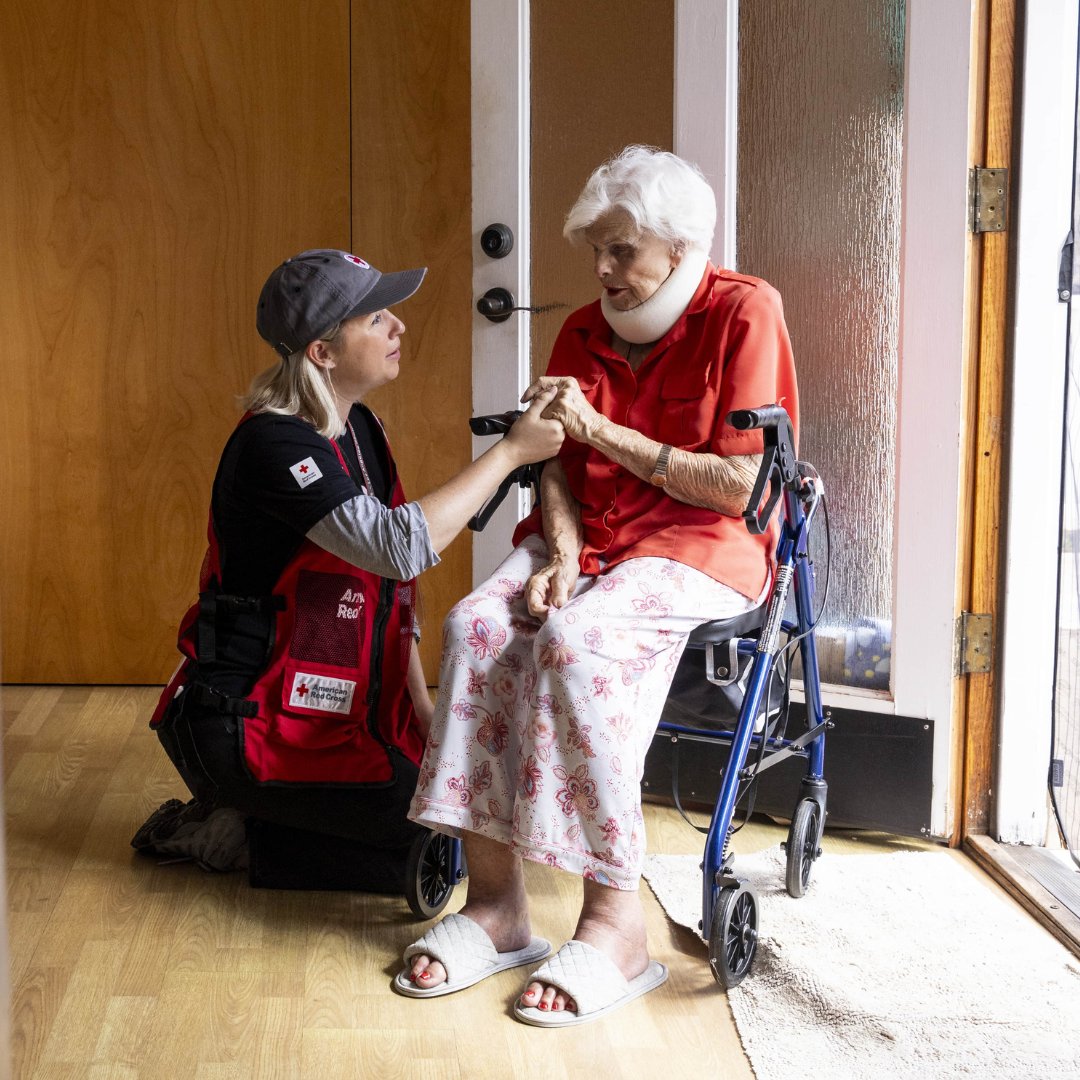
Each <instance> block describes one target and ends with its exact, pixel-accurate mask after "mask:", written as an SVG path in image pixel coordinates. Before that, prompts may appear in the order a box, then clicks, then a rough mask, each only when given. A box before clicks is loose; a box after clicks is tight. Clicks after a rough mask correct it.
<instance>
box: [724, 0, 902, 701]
mask: <svg viewBox="0 0 1080 1080" xmlns="http://www.w3.org/2000/svg"><path fill="white" fill-rule="evenodd" d="M903 60H904V2H903V0H829V3H827V4H824V3H820V2H819V0H746V2H744V3H742V4H740V5H739V181H738V204H737V232H736V241H737V251H738V255H737V259H738V269H739V270H740V271H741V272H743V273H747V274H753V275H756V276H758V277H763V278H765V279H766V280H767V281H769V282H771V283H772V284H773V285H775V286H776V288H778V289H779V290H780V292H781V294H782V295H783V298H784V309H785V312H786V315H787V321H788V326H789V329H790V331H791V336H792V340H793V342H794V347H795V360H796V365H797V369H798V375H799V389H800V397H801V414H802V430H801V436H800V440H799V443H800V444H799V453H800V456H801V457H803V458H804V459H805V460H807V461H810V462H812V463H813V464H814V465H815V466H817V468H818V471H819V472H820V473H821V475H822V477H823V478H824V480H825V485H826V491H827V495H828V500H829V508H830V511H831V514H830V516H831V524H832V548H833V551H832V583H831V590H830V592H829V604H828V609H827V611H826V613H825V618H824V620H823V626H822V631H823V632H822V633H821V635H820V637H819V642H820V644H819V650H820V656H821V661H822V674H823V677H824V678H825V679H826V681H828V682H833V683H845V684H848V685H855V686H864V687H870V688H876V689H887V687H888V679H889V670H888V668H889V647H890V643H891V634H892V606H893V601H892V574H893V509H894V500H895V445H896V396H897V393H896V385H897V335H898V322H899V318H898V315H899V280H900V258H899V254H900V166H901V142H902V132H903V115H902V108H903V84H902V78H903ZM819 526H820V522H819ZM822 533H823V530H821V529H820V527H819V528H818V535H817V537H816V541H815V548H816V559H815V561H816V566H817V574H818V583H819V587H820V585H821V583H822V581H823V578H824V574H823V572H822V570H823V566H824V561H825V560H824V558H823V554H824V542H823V540H824V538H823V535H822Z"/></svg>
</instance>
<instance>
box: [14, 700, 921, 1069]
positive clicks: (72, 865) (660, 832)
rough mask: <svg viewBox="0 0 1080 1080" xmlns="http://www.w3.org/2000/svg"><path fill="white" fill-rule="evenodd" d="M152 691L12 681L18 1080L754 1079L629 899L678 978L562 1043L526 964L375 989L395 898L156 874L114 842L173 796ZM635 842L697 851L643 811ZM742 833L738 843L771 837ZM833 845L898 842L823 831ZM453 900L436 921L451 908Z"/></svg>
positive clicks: (664, 928)
mask: <svg viewBox="0 0 1080 1080" xmlns="http://www.w3.org/2000/svg"><path fill="white" fill-rule="evenodd" d="M156 696H157V691H156V690H153V689H144V688H135V689H133V688H124V687H99V688H93V689H91V688H73V687H67V688H58V687H5V688H3V691H2V700H3V713H4V729H5V733H6V734H5V741H4V766H5V776H6V780H5V790H4V800H5V804H6V810H7V815H8V833H7V858H8V867H7V874H8V885H9V897H10V909H9V911H10V914H9V920H10V923H9V932H10V939H11V941H10V946H11V961H12V974H11V986H12V1028H11V1030H12V1055H13V1060H14V1076H15V1077H16V1078H18V1080H74V1078H77V1077H78V1078H84V1077H85V1078H93V1080H114V1078H115V1080H121V1078H122V1080H188V1078H191V1080H277V1078H286V1077H289V1078H294V1077H296V1078H319V1080H337V1078H339V1077H373V1078H374V1077H377V1078H379V1080H383V1078H391V1077H430V1078H433V1080H435V1078H437V1080H447V1078H455V1077H461V1078H463V1080H465V1078H468V1080H476V1078H485V1077H492V1078H503V1077H507V1078H509V1077H515V1078H525V1077H540V1076H543V1077H545V1078H546V1077H555V1078H558V1077H579V1076H580V1077H586V1076H588V1077H590V1078H591V1077H593V1076H596V1075H598V1074H599V1075H603V1076H604V1077H605V1078H613V1080H616V1078H620V1077H627V1078H630V1077H635V1078H636V1077H650V1078H655V1077H661V1078H663V1077H671V1078H681V1077H686V1076H710V1077H721V1076H722V1077H724V1078H725V1080H735V1078H739V1077H750V1076H752V1075H753V1074H752V1072H751V1070H750V1067H749V1064H748V1062H747V1060H746V1058H745V1056H744V1054H743V1052H742V1048H741V1046H740V1043H739V1039H738V1035H737V1033H736V1031H735V1028H734V1025H733V1023H732V1019H731V1013H730V1011H729V1009H728V1005H727V1001H726V998H725V997H724V995H723V993H722V992H721V990H720V988H719V987H718V986H717V985H716V983H715V982H714V981H713V978H712V976H711V974H710V973H709V970H708V965H707V960H706V953H705V947H704V946H703V945H702V944H701V942H700V941H698V940H697V939H696V938H695V937H693V936H692V935H691V934H689V933H688V932H686V931H684V930H681V929H679V928H677V927H675V926H674V925H673V924H672V923H671V922H669V921H668V920H667V918H666V917H665V916H664V913H663V911H662V909H661V908H660V906H659V904H657V902H656V900H655V899H654V897H653V895H652V893H651V892H650V891H649V890H648V888H647V887H644V886H643V888H642V896H643V900H644V903H645V907H646V912H647V917H648V922H649V935H650V946H651V949H652V952H653V955H654V957H655V958H656V959H658V960H660V961H662V962H663V963H665V964H667V965H668V967H669V968H670V969H671V978H670V980H669V981H668V983H667V984H666V985H665V986H664V987H662V988H661V989H659V990H657V991H655V992H654V993H652V994H649V995H648V996H647V997H646V998H643V999H641V1000H640V1001H638V1002H635V1003H633V1004H631V1005H628V1006H627V1007H626V1008H625V1009H622V1010H620V1011H619V1012H617V1013H615V1014H613V1015H612V1016H611V1017H610V1018H607V1019H605V1020H601V1021H598V1022H596V1023H593V1024H589V1025H583V1026H582V1027H580V1028H576V1029H571V1030H567V1031H561V1032H549V1031H538V1030H533V1029H531V1028H528V1027H525V1026H524V1025H522V1024H519V1023H517V1022H516V1021H515V1020H514V1019H513V1017H512V1015H511V1013H510V1010H509V1004H510V1002H511V1001H512V999H513V998H514V997H515V995H516V994H517V993H518V992H519V990H520V987H521V986H522V984H523V972H505V973H503V974H501V975H497V976H495V977H493V978H491V979H488V980H487V981H486V982H484V983H481V984H480V985H478V986H476V987H473V988H471V989H469V990H467V991H463V992H462V993H460V994H455V995H451V996H448V997H446V998H441V999H437V1000H433V1001H419V1002H418V1001H411V1000H407V999H403V998H400V997H398V996H396V995H395V994H393V993H391V991H390V990H389V986H388V983H389V979H390V977H391V976H392V975H393V973H394V972H395V971H396V970H397V968H398V960H397V957H398V956H399V955H400V950H401V949H402V947H403V946H404V945H406V944H408V943H409V942H410V941H412V940H413V939H414V938H415V937H417V936H418V934H419V932H420V928H421V925H422V924H417V923H415V922H413V921H412V917H411V915H410V913H409V911H408V908H407V907H406V905H405V902H404V901H403V900H398V899H396V898H393V897H391V898H386V897H372V896H364V895H360V894H350V893H317V892H306V893H302V892H276V891H269V890H258V889H251V888H249V887H248V885H247V881H246V877H245V876H244V875H242V874H222V875H212V874H207V873H204V872H203V871H201V870H199V869H198V868H196V867H194V866H191V865H186V864H183V865H167V866H157V865H155V863H154V862H153V861H151V860H147V859H144V858H142V857H138V856H136V855H135V854H134V853H133V852H132V850H131V848H130V847H129V844H128V841H129V839H130V837H131V835H132V834H133V833H134V831H135V830H136V828H137V827H138V826H139V825H140V824H141V823H142V821H143V820H144V819H145V818H146V816H147V815H148V814H149V813H150V812H151V811H152V810H153V809H155V808H156V807H157V806H158V804H159V803H161V802H162V801H164V800H165V799H167V798H169V797H170V796H178V797H185V798H186V792H185V791H184V790H183V786H182V784H181V783H180V781H179V780H178V779H177V777H176V776H175V774H174V772H173V770H172V768H171V766H170V764H169V762H168V760H167V759H166V757H165V754H164V752H163V751H162V750H161V749H160V747H159V745H158V742H157V739H156V738H155V737H154V736H153V734H152V733H151V732H150V731H149V730H148V729H147V727H146V722H147V719H148V717H149V715H150V712H151V709H152V706H153V703H154V701H155V700H156ZM646 821H647V826H648V830H649V837H650V849H651V850H653V851H665V852H672V853H683V852H685V853H698V852H699V851H700V850H701V843H700V837H699V836H698V834H696V833H695V832H693V831H692V830H691V829H690V828H689V827H688V826H687V825H686V824H684V823H683V822H682V821H681V820H680V819H679V818H678V816H677V815H676V814H675V813H674V812H673V811H672V810H670V809H668V808H666V807H659V806H647V807H646ZM784 831H785V830H783V829H781V828H780V827H778V826H775V825H772V824H770V823H758V822H756V821H755V822H753V823H751V824H750V825H749V826H747V827H746V828H745V829H744V830H743V831H742V832H741V833H739V834H738V837H737V841H738V842H737V843H736V850H737V851H739V850H741V851H752V850H757V849H760V848H763V847H768V846H771V845H772V844H775V843H776V842H778V840H780V839H782V837H783V834H784ZM827 846H829V847H831V848H834V849H836V848H839V849H843V848H844V847H845V846H847V847H848V848H849V849H857V850H860V851H864V852H865V851H867V850H868V849H870V848H872V847H875V846H879V847H885V846H890V847H891V846H923V845H918V844H915V843H913V844H911V845H908V844H907V843H906V842H905V841H897V840H895V839H890V838H884V837H882V838H874V837H867V836H866V835H865V834H864V835H862V836H861V837H859V838H858V840H856V839H855V838H850V839H845V838H843V837H838V838H833V837H830V838H829V839H828V841H827ZM526 870H527V873H528V881H529V886H530V890H531V895H532V896H533V898H534V908H533V920H534V930H535V932H536V933H538V934H541V935H543V936H545V937H548V938H549V939H550V940H552V942H553V943H556V944H559V943H561V942H562V941H563V940H564V939H565V938H566V937H567V936H568V935H569V934H570V932H571V931H572V929H573V926H574V922H575V918H576V913H577V907H578V904H579V902H580V883H579V882H578V881H577V879H575V878H572V877H570V876H568V875H564V874H557V873H553V872H551V871H547V870H545V869H544V868H542V867H537V866H532V865H529V866H527V867H526ZM463 900H464V890H463V889H458V890H457V892H456V893H455V896H454V899H453V901H452V903H451V909H453V908H454V907H457V906H460V904H461V902H463Z"/></svg>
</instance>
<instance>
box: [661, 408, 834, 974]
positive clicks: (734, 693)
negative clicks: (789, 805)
mask: <svg viewBox="0 0 1080 1080" xmlns="http://www.w3.org/2000/svg"><path fill="white" fill-rule="evenodd" d="M728 421H729V422H730V423H731V424H732V425H733V426H734V427H736V428H739V429H740V430H744V431H745V430H750V429H752V428H761V429H762V431H763V435H764V440H765V451H764V456H763V458H762V462H761V467H760V470H759V472H758V476H757V481H756V483H755V485H754V490H753V493H752V494H751V496H750V500H749V505H748V507H747V509H746V510H745V511H744V512H743V518H744V520H745V521H746V527H747V528H748V529H749V530H750V532H752V533H755V534H757V535H760V534H762V533H764V532H765V530H766V529H767V528H768V527H769V521H770V519H771V518H772V516H773V513H774V512H775V511H776V510H777V507H778V506H779V507H780V511H779V523H780V538H779V542H778V544H777V551H776V573H775V576H774V578H773V584H772V588H771V590H770V592H769V596H768V599H767V600H766V601H765V603H764V604H762V605H761V606H760V607H759V608H757V609H756V610H755V611H751V612H749V613H747V614H746V615H741V616H737V617H735V618H733V619H722V620H718V621H716V622H709V623H704V624H703V625H701V626H699V627H698V628H697V629H696V630H694V631H693V633H692V634H691V635H690V638H689V640H688V642H687V647H686V650H685V652H684V653H683V657H682V660H681V662H680V664H679V668H678V670H677V671H676V674H675V679H674V682H673V684H672V689H671V692H670V694H669V696H668V700H667V702H666V703H665V705H664V710H663V714H662V716H661V720H660V724H659V726H658V729H657V730H658V731H661V732H665V733H667V734H669V735H670V736H671V738H672V741H673V742H675V743H677V742H678V741H679V740H688V741H695V740H696V741H702V742H716V741H721V742H726V743H729V744H730V750H729V753H728V759H727V763H726V765H725V767H724V771H723V777H722V779H721V783H720V789H719V792H718V793H717V797H716V806H715V808H714V810H713V815H712V822H711V824H710V826H709V829H708V833H707V838H706V841H705V854H704V858H703V860H702V868H701V869H702V903H701V931H702V934H703V936H704V937H705V939H706V941H707V942H708V944H709V963H710V966H711V967H712V971H713V975H714V976H715V977H716V980H717V982H719V983H720V985H721V986H723V987H725V988H730V987H733V986H737V985H738V984H739V983H740V982H742V980H743V979H744V978H745V977H746V975H747V973H748V972H749V971H750V967H751V965H752V964H753V960H754V953H755V951H756V949H757V938H758V900H757V894H756V893H755V892H754V890H753V888H751V887H750V886H749V885H748V884H747V883H746V882H745V881H743V880H742V879H740V878H739V877H738V876H736V874H735V870H734V854H733V852H732V851H731V848H730V841H731V837H732V834H733V833H734V831H735V828H734V825H733V819H734V815H735V808H736V806H737V805H738V804H739V803H740V802H741V801H742V800H743V798H744V797H745V796H746V795H748V793H749V792H750V791H751V788H752V787H753V785H754V783H755V781H756V780H757V777H758V776H759V775H760V773H761V772H763V771H764V770H765V769H768V768H771V767H772V766H774V765H778V764H779V763H780V762H781V761H785V760H787V759H788V758H790V757H792V756H795V755H798V756H800V757H803V758H806V759H807V762H808V766H807V771H806V775H805V776H804V777H803V779H802V782H801V785H800V790H799V796H798V800H797V802H796V805H795V810H794V813H793V814H792V818H791V826H790V828H789V830H788V838H787V843H786V854H787V874H786V882H785V884H786V886H787V891H788V892H789V893H790V894H791V895H792V896H795V897H798V896H802V895H803V893H804V892H805V891H806V887H807V885H808V883H809V881H810V869H811V867H812V865H813V863H814V861H815V859H817V857H818V856H819V855H820V854H821V836H822V833H823V832H824V829H825V814H826V809H825V803H826V795H827V793H828V786H827V784H826V783H825V779H824V776H823V768H824V761H825V731H826V728H827V727H828V726H830V721H829V720H828V719H827V717H826V716H825V714H824V713H823V710H822V705H821V683H820V678H819V674H818V663H817V650H816V646H815V641H814V627H815V625H816V622H817V616H815V613H814V574H813V567H812V564H811V560H810V553H809V536H810V526H811V524H812V522H813V519H814V515H815V512H816V510H817V507H818V503H819V502H821V501H822V500H823V490H822V485H821V482H820V480H819V479H818V476H817V473H816V472H815V470H814V469H813V467H812V466H810V465H808V464H806V463H805V462H801V461H798V460H796V457H795V440H794V437H793V434H792V430H791V420H790V418H789V417H788V414H787V412H786V411H785V410H784V409H783V408H782V407H781V406H779V405H766V406H763V407H761V408H758V409H747V410H741V411H738V412H733V413H732V414H731V415H730V416H729V417H728ZM766 485H768V488H769V490H768V494H767V496H766V491H765V489H766ZM781 498H782V500H783V501H782V502H781ZM791 593H794V601H795V619H794V621H792V620H789V619H786V618H785V617H784V616H785V611H786V609H787V606H788V598H789V594H791ZM819 614H820V613H819ZM781 635H783V637H784V638H785V639H786V640H784V641H783V642H782V641H781ZM796 644H797V645H798V647H799V650H800V654H801V658H802V670H803V689H804V694H805V700H806V730H805V731H804V732H802V733H801V734H799V735H798V736H797V737H795V738H788V737H787V730H786V729H787V719H788V701H789V693H788V689H789V680H790V675H791V667H792V665H791V663H790V659H791V658H790V656H789V655H788V654H789V653H790V652H791V651H792V649H793V648H794V646H795V645H796ZM702 653H704V664H703V665H702ZM702 666H703V667H704V671H702ZM702 674H703V675H704V678H705V679H706V680H708V684H709V685H705V684H704V682H703V680H702ZM777 682H779V683H780V684H782V686H783V692H782V694H781V695H780V700H779V701H775V702H774V698H773V694H772V689H773V686H774V684H775V683H777ZM733 715H734V716H737V719H736V720H735V722H734V725H733V727H732V725H731V724H730V723H729V721H728V718H729V717H731V716H733ZM751 749H754V750H756V751H757V753H756V756H755V758H754V759H753V760H752V761H751V763H750V764H747V758H748V756H749V755H750V751H751ZM676 783H677V781H676ZM674 797H675V802H676V805H678V791H677V788H676V790H675V791H674ZM680 809H681V807H680ZM703 831H704V830H703Z"/></svg>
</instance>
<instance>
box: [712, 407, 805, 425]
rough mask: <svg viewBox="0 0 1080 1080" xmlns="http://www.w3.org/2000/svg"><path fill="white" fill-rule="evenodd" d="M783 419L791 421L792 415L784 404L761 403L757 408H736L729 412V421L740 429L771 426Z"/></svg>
mask: <svg viewBox="0 0 1080 1080" xmlns="http://www.w3.org/2000/svg"><path fill="white" fill-rule="evenodd" d="M783 420H786V421H787V422H788V423H789V424H790V423H791V417H790V416H788V413H787V409H785V408H784V406H783V405H759V406H758V407H757V408H756V409H736V410H735V411H734V412H733V413H729V414H728V423H729V424H730V425H731V426H732V427H734V428H738V429H739V430H740V431H750V430H751V429H753V428H763V427H771V426H773V425H776V424H779V423H780V422H781V421H783Z"/></svg>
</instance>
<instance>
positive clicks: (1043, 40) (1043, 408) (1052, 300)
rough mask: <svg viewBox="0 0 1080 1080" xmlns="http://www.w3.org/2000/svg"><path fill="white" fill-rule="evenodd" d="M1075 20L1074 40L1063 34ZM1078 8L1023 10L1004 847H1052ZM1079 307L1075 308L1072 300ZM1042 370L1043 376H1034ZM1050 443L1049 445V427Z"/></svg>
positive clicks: (999, 772) (1001, 814) (1002, 665)
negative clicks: (1060, 288)
mask: <svg viewBox="0 0 1080 1080" xmlns="http://www.w3.org/2000/svg"><path fill="white" fill-rule="evenodd" d="M1067 18H1068V19H1071V26H1072V32H1071V36H1070V35H1069V34H1062V32H1061V26H1062V23H1063V22H1064V21H1065V20H1066V19H1067ZM1076 34H1077V2H1076V0H1040V2H1039V3H1038V4H1028V5H1026V13H1025V17H1024V28H1023V61H1022V64H1021V65H1019V70H1018V73H1017V77H1018V78H1019V79H1021V80H1022V82H1023V86H1022V93H1021V95H1020V100H1021V106H1020V112H1019V116H1018V121H1019V122H1018V126H1017V131H1018V138H1019V141H1020V150H1019V155H1018V157H1017V165H1018V169H1017V173H1018V175H1017V178H1016V188H1017V190H1016V199H1015V202H1014V206H1015V207H1016V215H1015V222H1014V226H1013V229H1012V231H1013V232H1014V233H1015V237H1016V240H1015V256H1014V257H1015V272H1014V282H1015V284H1014V309H1013V326H1012V365H1011V368H1012V370H1011V382H1010V397H1011V401H1010V414H1009V417H1008V425H1009V431H1010V439H1009V448H1008V455H1007V457H1008V464H1007V473H1008V475H1009V476H1010V477H1011V482H1010V483H1009V484H1008V490H1007V492H1006V495H1005V510H1004V513H1005V522H1004V534H1005V535H1004V541H1005V542H1004V556H1003V560H1002V568H1003V574H1002V577H1003V599H1002V620H1001V628H1000V634H999V648H998V673H999V678H1000V686H1001V690H1000V699H999V720H998V739H997V762H996V766H997V767H996V783H995V784H994V790H995V793H996V798H995V799H994V802H993V813H992V820H991V826H992V829H993V832H994V835H995V838H996V839H998V840H1000V841H1002V842H1004V843H1013V844H1035V845H1041V844H1043V843H1044V841H1045V839H1046V830H1047V824H1048V813H1047V806H1046V783H1047V770H1048V768H1049V762H1050V757H1051V753H1052V747H1051V745H1050V728H1051V724H1050V719H1051V709H1052V708H1053V692H1054V651H1055V649H1056V625H1057V590H1058V566H1059V559H1060V554H1059V529H1060V520H1059V516H1058V514H1056V513H1053V512H1048V511H1047V509H1046V508H1052V507H1056V506H1058V505H1059V504H1060V499H1061V490H1060V484H1061V467H1062V460H1061V449H1062V448H1061V445H1060V441H1058V440H1057V438H1056V436H1057V433H1058V430H1059V429H1058V426H1057V423H1058V420H1059V419H1060V418H1061V417H1062V416H1063V415H1064V410H1065V349H1066V345H1067V333H1068V313H1069V304H1065V303H1061V302H1060V301H1059V299H1058V296H1057V271H1058V258H1059V256H1060V252H1061V245H1062V242H1063V241H1064V238H1065V233H1066V232H1067V230H1068V227H1069V222H1070V221H1071V220H1072V198H1073V190H1072V188H1073V149H1072V147H1073V140H1074V139H1075V133H1076V129H1075V117H1076V113H1075V109H1076V93H1077V87H1076V79H1077V36H1076ZM1073 303H1074V304H1075V300H1074V301H1073ZM1033 373H1037V377H1032V375H1033ZM1048 428H1049V429H1050V432H1051V435H1052V436H1053V437H1051V438H1047V429H1048Z"/></svg>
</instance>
